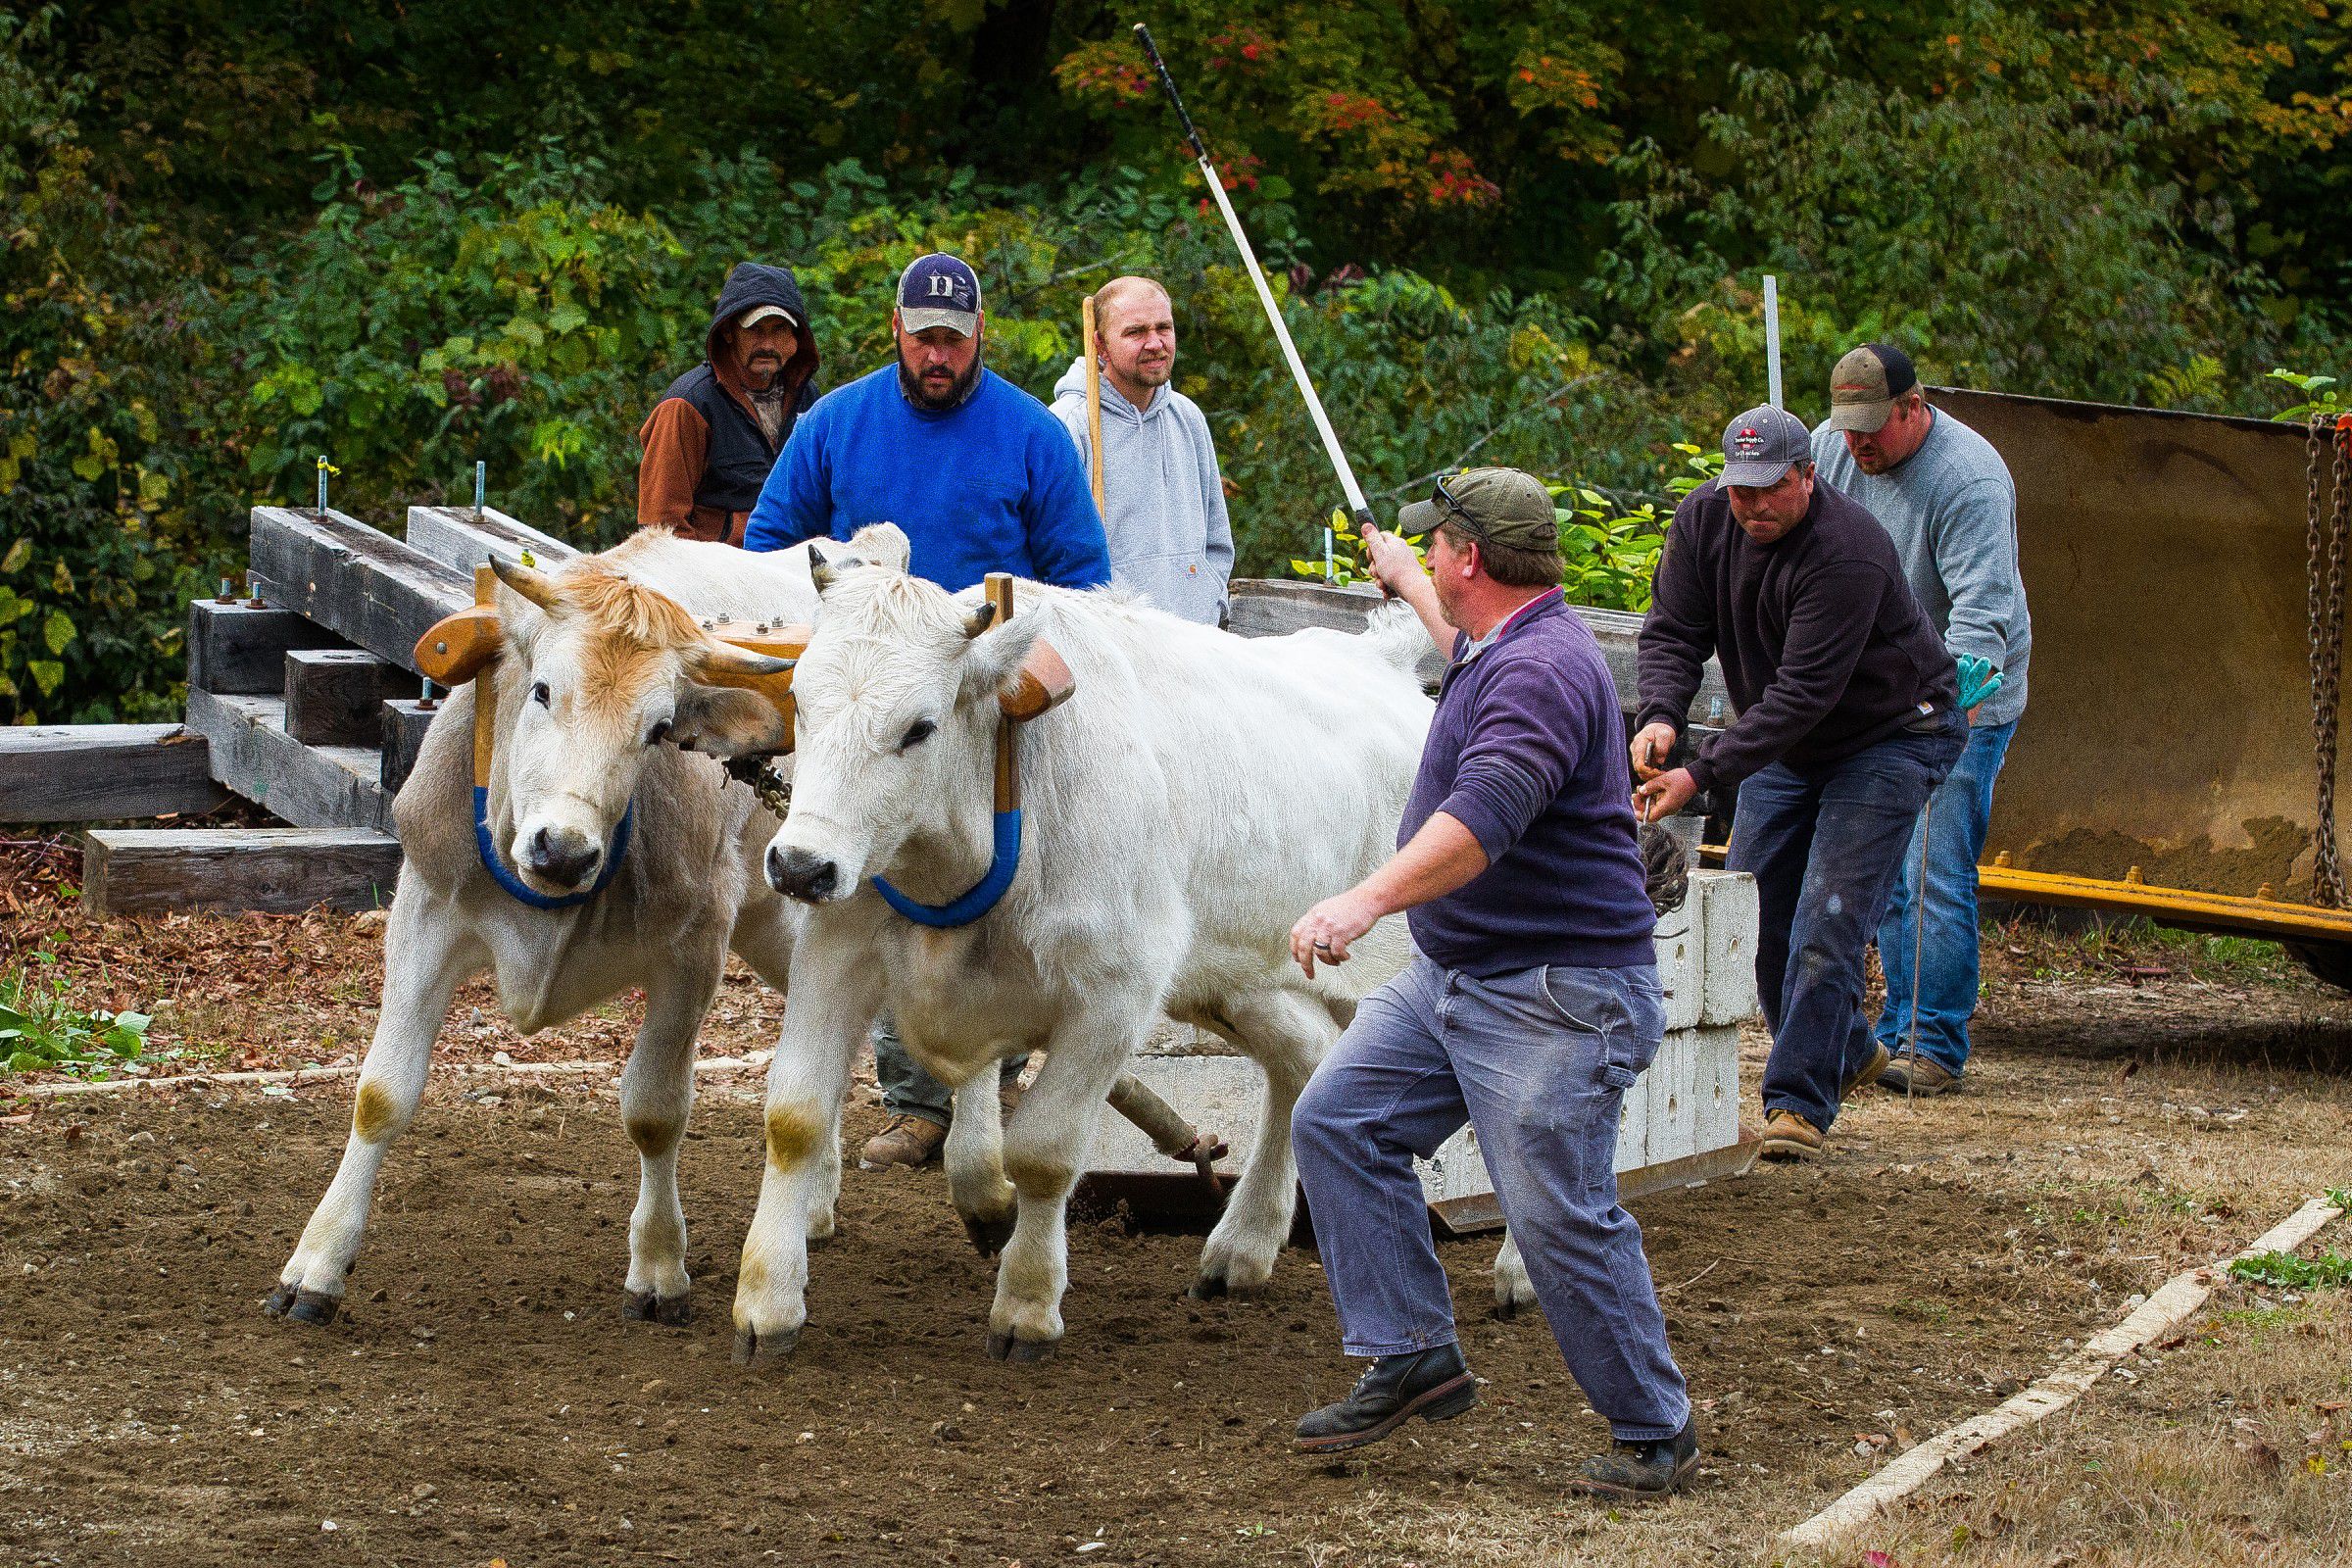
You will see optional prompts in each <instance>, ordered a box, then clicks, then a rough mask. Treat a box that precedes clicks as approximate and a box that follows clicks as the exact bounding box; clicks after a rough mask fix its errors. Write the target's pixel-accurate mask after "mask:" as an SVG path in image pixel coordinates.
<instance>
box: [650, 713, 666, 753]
mask: <svg viewBox="0 0 2352 1568" xmlns="http://www.w3.org/2000/svg"><path fill="white" fill-rule="evenodd" d="M667 739H669V720H668V719H666V718H664V719H662V720H660V721H659V722H657V723H656V724H655V725H654V727H653V728H652V729H649V730H647V731H646V732H645V744H646V745H648V746H659V745H661V744H662V742H663V741H665V740H667Z"/></svg>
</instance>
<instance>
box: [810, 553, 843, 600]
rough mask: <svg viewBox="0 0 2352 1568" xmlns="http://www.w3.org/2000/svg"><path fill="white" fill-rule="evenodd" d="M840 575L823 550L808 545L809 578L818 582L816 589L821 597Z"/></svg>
mask: <svg viewBox="0 0 2352 1568" xmlns="http://www.w3.org/2000/svg"><path fill="white" fill-rule="evenodd" d="M840 575H841V574H840V573H839V572H837V571H835V570H834V569H833V563H831V562H830V561H827V560H826V559H825V553H824V552H823V551H822V550H819V549H817V548H816V546H814V545H810V546H809V581H810V582H812V583H814V584H816V591H817V593H818V595H819V596H820V597H821V596H822V595H823V593H824V591H825V590H826V589H828V588H830V587H832V586H833V584H834V582H835V581H836V580H837V579H838V578H839V577H840Z"/></svg>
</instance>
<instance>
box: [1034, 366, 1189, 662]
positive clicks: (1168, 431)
mask: <svg viewBox="0 0 2352 1568" xmlns="http://www.w3.org/2000/svg"><path fill="white" fill-rule="evenodd" d="M1054 417H1055V418H1057V419H1059V420H1060V421H1061V423H1062V428H1064V429H1066V430H1068V431H1069V432H1070V439H1071V440H1073V441H1075V442H1077V443H1078V457H1079V461H1080V462H1081V463H1083V464H1085V465H1087V466H1088V468H1089V471H1090V472H1091V471H1092V465H1093V462H1094V454H1093V453H1091V452H1090V451H1089V450H1088V449H1087V426H1086V361H1085V360H1084V359H1078V360H1074V361H1072V362H1071V364H1070V368H1069V369H1068V370H1066V371H1065V372H1063V374H1062V377H1061V379H1060V380H1058V381H1056V382H1054ZM1103 534H1104V536H1105V537H1106V538H1107V539H1108V541H1109V543H1110V573H1111V580H1112V581H1114V582H1116V583H1118V584H1120V585H1121V586H1122V587H1126V588H1130V589H1133V590H1134V591H1135V592H1137V593H1139V594H1142V595H1143V596H1144V598H1145V599H1146V600H1148V601H1150V602H1151V603H1152V605H1155V606H1157V607H1158V608H1159V609H1161V610H1164V611H1167V612H1168V613H1171V614H1176V615H1182V616H1183V617H1184V618H1185V619H1187V620H1197V621H1200V622H1201V623H1202V624H1203V625H1208V626H1214V625H1217V624H1219V623H1221V622H1222V621H1223V619H1224V615H1225V583H1226V579H1227V578H1228V577H1230V576H1231V575H1232V573H1233V525H1232V522H1231V521H1230V520H1229V519H1228V518H1227V516H1226V514H1225V484H1224V481H1223V480H1222V479H1221V478H1219V477H1218V474H1217V450H1216V447H1215V446H1214V445H1213V444H1212V443H1211V442H1210V440H1209V434H1208V419H1207V417H1205V416H1203V415H1202V414H1201V406H1200V405H1199V404H1197V403H1195V402H1194V401H1193V400H1192V399H1191V398H1188V397H1186V396H1185V395H1184V394H1183V393H1181V392H1179V391H1177V390H1176V389H1175V388H1174V387H1172V386H1163V387H1161V388H1159V389H1158V390H1157V391H1156V392H1154V393H1153V394H1152V402H1151V404H1150V406H1149V407H1147V408H1143V409H1138V408H1137V407H1136V406H1135V405H1134V404H1132V403H1130V402H1128V401H1127V399H1126V398H1125V397H1124V396H1123V395H1122V394H1121V393H1120V391H1119V389H1118V388H1117V387H1115V386H1113V385H1111V382H1110V377H1109V376H1107V375H1106V376H1104V377H1103Z"/></svg>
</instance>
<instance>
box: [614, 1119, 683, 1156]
mask: <svg viewBox="0 0 2352 1568" xmlns="http://www.w3.org/2000/svg"><path fill="white" fill-rule="evenodd" d="M620 1126H621V1130H622V1131H623V1132H625V1133H627V1134H628V1135H629V1142H630V1143H632V1144H634V1145H636V1146H637V1152H639V1153H640V1154H643V1155H644V1156H645V1157H646V1158H648V1159H660V1158H661V1157H662V1155H663V1154H666V1153H668V1152H670V1151H671V1150H673V1149H675V1148H677V1147H678V1135H679V1134H680V1133H683V1132H684V1131H685V1130H686V1128H685V1124H684V1123H682V1122H674V1121H655V1120H653V1119H652V1118H651V1117H646V1116H640V1117H637V1118H636V1119H634V1120H624V1121H622V1122H621V1124H620Z"/></svg>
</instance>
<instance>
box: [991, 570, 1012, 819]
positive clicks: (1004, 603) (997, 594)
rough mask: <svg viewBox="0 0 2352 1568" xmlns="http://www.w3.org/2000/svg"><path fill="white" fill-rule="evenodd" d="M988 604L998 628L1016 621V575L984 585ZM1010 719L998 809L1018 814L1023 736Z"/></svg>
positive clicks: (1002, 746) (1001, 739)
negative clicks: (1019, 750)
mask: <svg viewBox="0 0 2352 1568" xmlns="http://www.w3.org/2000/svg"><path fill="white" fill-rule="evenodd" d="M983 586H984V590H985V592H986V593H987V595H988V602H989V603H990V604H992V605H994V606H996V607H997V624H998V625H1000V626H1002V625H1003V624H1004V623H1005V622H1006V621H1008V620H1010V619H1011V618H1012V573H1010V572H1008V571H992V572H990V573H989V574H988V576H987V577H986V578H985V579H984V581H983ZM1019 733H1020V732H1019V730H1017V729H1016V728H1015V727H1014V725H1013V722H1012V719H1011V717H1010V716H1009V715H1007V716H1006V717H1004V718H1000V719H998V720H997V809H998V810H1000V811H1011V810H1017V809H1019V808H1020V804H1021V766H1020V761H1019V760H1018V758H1017V757H1016V756H1015V754H1014V752H1013V748H1014V747H1015V746H1016V745H1018V744H1019V741H1018V740H1017V739H1016V737H1017V736H1018V735H1019Z"/></svg>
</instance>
